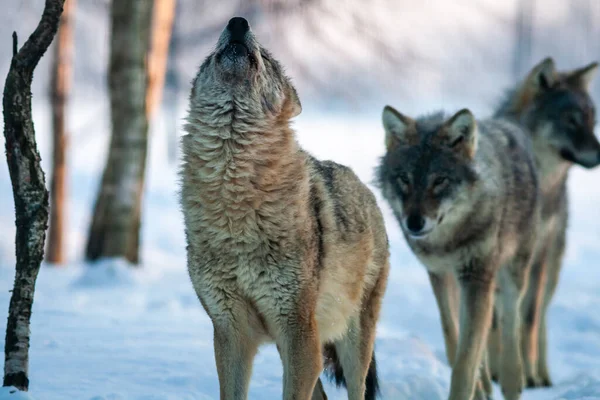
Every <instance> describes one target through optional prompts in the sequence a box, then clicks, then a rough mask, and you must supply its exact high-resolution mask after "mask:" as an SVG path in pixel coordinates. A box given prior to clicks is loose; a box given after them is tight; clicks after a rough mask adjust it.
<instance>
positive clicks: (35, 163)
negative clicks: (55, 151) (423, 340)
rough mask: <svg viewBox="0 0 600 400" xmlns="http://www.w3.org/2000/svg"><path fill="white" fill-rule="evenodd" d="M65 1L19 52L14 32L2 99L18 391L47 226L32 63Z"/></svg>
mask: <svg viewBox="0 0 600 400" xmlns="http://www.w3.org/2000/svg"><path fill="white" fill-rule="evenodd" d="M63 4H64V0H46V4H45V6H44V12H43V14H42V18H41V20H40V23H39V24H38V26H37V28H36V30H35V31H34V32H33V34H32V35H31V36H30V37H29V39H28V40H27V42H25V45H24V46H23V47H22V48H21V49H20V50H19V51H18V52H17V34H16V32H15V33H13V58H12V60H11V64H10V69H9V71H8V75H7V77H6V83H5V86H4V96H3V98H2V105H3V115H4V137H5V139H6V159H7V162H8V170H9V172H10V179H11V182H12V187H13V197H14V201H15V219H16V225H17V234H16V239H15V247H16V256H17V265H16V273H15V283H14V289H13V291H12V296H11V299H10V306H9V309H8V323H7V326H6V342H5V347H4V353H5V355H4V386H15V387H16V388H18V389H20V390H27V389H28V388H29V378H28V366H29V365H28V364H29V322H30V318H31V307H32V305H33V295H34V291H35V281H36V279H37V274H38V271H39V269H40V263H41V262H42V258H43V256H44V240H45V235H46V228H47V225H48V191H47V190H46V183H45V180H44V172H43V171H42V168H41V166H40V155H39V153H38V150H37V145H36V142H35V131H34V128H33V120H32V117H31V82H32V79H33V71H34V69H35V67H36V66H37V64H38V62H39V60H40V58H42V56H43V55H44V53H45V52H46V50H47V49H48V46H50V43H51V42H52V39H53V38H54V35H55V34H56V31H57V29H58V22H59V20H60V15H61V13H62V9H63Z"/></svg>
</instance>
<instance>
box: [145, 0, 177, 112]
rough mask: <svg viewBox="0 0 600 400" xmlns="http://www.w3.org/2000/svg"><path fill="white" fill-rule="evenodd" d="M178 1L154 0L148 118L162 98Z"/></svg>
mask: <svg viewBox="0 0 600 400" xmlns="http://www.w3.org/2000/svg"><path fill="white" fill-rule="evenodd" d="M176 3H177V2H176V0H154V10H153V12H152V34H151V37H152V41H151V44H150V52H149V54H148V94H147V100H146V111H147V113H148V119H151V118H152V115H154V113H155V112H156V109H157V108H158V107H159V105H160V102H161V99H162V93H163V88H164V86H165V74H166V71H167V62H168V55H169V42H170V40H171V33H172V32H173V20H174V19H175V5H176Z"/></svg>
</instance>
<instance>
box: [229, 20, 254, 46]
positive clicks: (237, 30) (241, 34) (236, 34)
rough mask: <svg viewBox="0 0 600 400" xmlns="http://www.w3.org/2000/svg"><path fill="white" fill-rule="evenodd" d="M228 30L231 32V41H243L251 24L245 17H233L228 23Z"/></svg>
mask: <svg viewBox="0 0 600 400" xmlns="http://www.w3.org/2000/svg"><path fill="white" fill-rule="evenodd" d="M227 30H228V31H229V34H230V41H232V42H241V43H243V42H244V38H245V36H246V33H248V31H249V30H250V24H248V21H246V19H245V18H242V17H233V18H231V19H230V20H229V23H228V24H227Z"/></svg>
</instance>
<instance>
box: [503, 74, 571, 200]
mask: <svg viewBox="0 0 600 400" xmlns="http://www.w3.org/2000/svg"><path fill="white" fill-rule="evenodd" d="M521 85H522V83H521V84H519V85H517V86H515V87H514V88H512V89H510V90H507V91H506V94H505V95H504V98H503V100H502V101H501V102H500V106H499V107H498V109H497V110H496V113H495V114H494V117H496V118H505V119H508V120H511V121H513V122H515V123H517V124H519V125H520V126H521V128H523V130H524V131H525V132H526V133H528V134H529V135H530V136H531V140H532V144H533V150H534V157H535V162H536V166H537V169H538V174H539V179H540V188H541V190H542V193H544V194H550V193H556V192H557V191H560V190H563V189H564V188H565V187H566V186H565V182H566V180H567V177H568V173H569V169H570V167H571V165H572V163H570V162H568V161H566V160H564V159H563V158H562V157H560V155H559V154H558V153H557V152H556V150H554V149H553V148H552V147H551V146H550V145H549V144H548V140H547V139H546V134H545V133H546V132H545V130H546V129H549V127H544V126H538V125H537V124H536V123H535V121H530V120H529V119H528V118H527V116H526V114H527V113H526V112H525V111H526V109H527V105H526V104H524V102H526V101H530V100H531V99H524V98H522V96H521V95H520V91H519V89H520V87H521Z"/></svg>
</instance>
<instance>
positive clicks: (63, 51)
mask: <svg viewBox="0 0 600 400" xmlns="http://www.w3.org/2000/svg"><path fill="white" fill-rule="evenodd" d="M75 4H76V0H66V2H65V6H64V10H63V13H62V16H61V18H60V25H59V27H58V38H57V42H56V46H55V48H54V62H53V66H52V88H51V99H52V131H53V151H52V157H53V158H52V177H51V179H50V229H49V230H48V246H47V251H46V261H48V262H49V263H53V264H62V263H64V262H65V249H64V235H65V232H64V230H65V225H66V213H65V201H66V192H67V187H66V184H67V165H66V153H67V145H68V139H67V133H66V121H65V120H66V105H67V99H68V97H69V90H70V87H71V76H72V66H71V65H72V62H73V19H74V17H75Z"/></svg>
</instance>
